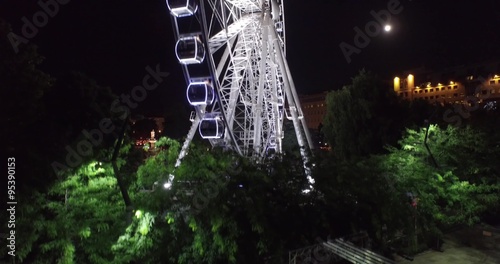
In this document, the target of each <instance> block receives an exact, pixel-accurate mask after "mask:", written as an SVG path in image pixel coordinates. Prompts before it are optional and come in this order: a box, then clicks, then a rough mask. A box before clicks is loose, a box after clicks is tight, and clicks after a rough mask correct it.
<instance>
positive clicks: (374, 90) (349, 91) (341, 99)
mask: <svg viewBox="0 0 500 264" xmlns="http://www.w3.org/2000/svg"><path fill="white" fill-rule="evenodd" d="M326 104H327V113H326V116H325V118H324V122H323V123H324V127H323V132H324V134H325V138H326V139H327V141H328V143H329V144H330V145H331V146H332V149H333V152H334V153H335V155H336V156H337V157H338V158H339V159H341V160H349V159H353V158H356V157H363V156H367V155H370V154H377V153H381V152H383V147H384V146H385V145H387V144H395V143H396V142H397V140H398V139H399V138H400V136H401V132H402V129H403V127H404V124H405V122H404V120H405V114H404V113H405V109H404V108H403V107H402V105H401V104H400V103H399V100H398V98H397V96H396V94H395V93H394V92H393V91H392V90H390V89H387V87H386V85H385V84H384V83H383V82H381V81H380V80H379V79H378V78H377V77H376V76H375V75H373V74H371V73H369V72H365V71H364V70H363V71H361V72H360V73H359V75H357V76H356V77H354V78H353V80H352V84H351V85H348V86H345V87H343V88H342V89H341V90H338V91H332V92H330V93H328V95H327V98H326Z"/></svg>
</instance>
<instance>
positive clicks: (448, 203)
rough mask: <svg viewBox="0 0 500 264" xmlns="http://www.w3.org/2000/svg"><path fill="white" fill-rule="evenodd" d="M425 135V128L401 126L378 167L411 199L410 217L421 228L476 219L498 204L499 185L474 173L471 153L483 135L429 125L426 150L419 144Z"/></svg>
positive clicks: (478, 147)
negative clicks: (404, 129) (399, 136)
mask: <svg viewBox="0 0 500 264" xmlns="http://www.w3.org/2000/svg"><path fill="white" fill-rule="evenodd" d="M425 134H426V128H424V129H421V130H420V131H418V132H417V131H414V130H407V135H406V136H405V137H404V138H403V139H402V140H401V141H400V145H401V148H399V149H396V148H390V152H391V153H390V154H389V155H387V158H386V159H384V161H383V163H382V166H383V167H384V168H385V169H386V170H387V173H389V174H390V175H391V181H392V184H393V185H394V186H395V189H396V190H398V191H399V192H401V193H411V194H412V195H414V196H416V197H417V199H418V202H417V206H416V207H415V212H414V214H415V215H414V217H417V221H419V223H420V227H421V228H422V230H424V231H425V230H426V231H436V230H442V229H443V228H445V227H449V226H453V225H457V224H467V225H471V224H474V223H476V222H478V221H479V216H480V215H481V213H482V212H484V211H485V210H487V209H489V208H493V207H494V206H498V202H499V198H498V190H499V189H500V185H499V184H498V182H491V180H490V179H491V177H490V175H480V174H477V173H476V172H477V171H481V169H480V168H479V167H478V165H480V164H479V163H478V159H477V157H478V156H475V154H476V153H477V152H478V151H479V152H481V151H484V148H481V145H482V144H483V143H484V142H483V141H484V137H483V135H482V134H481V133H479V132H477V131H474V130H472V129H470V128H456V127H452V126H448V127H446V128H445V129H441V128H439V127H437V126H430V127H429V133H428V145H429V148H430V150H431V153H429V152H428V151H427V150H426V148H425V146H424V139H425ZM476 147H477V148H476ZM431 154H432V156H433V157H434V159H435V160H436V162H437V164H438V167H436V166H435V165H434V164H433V162H432V161H431V159H430V155H431ZM471 156H472V157H474V156H475V158H476V159H470V157H471ZM464 165H465V166H464Z"/></svg>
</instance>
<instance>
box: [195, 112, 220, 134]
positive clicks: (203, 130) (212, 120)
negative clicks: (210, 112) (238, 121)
mask: <svg viewBox="0 0 500 264" xmlns="http://www.w3.org/2000/svg"><path fill="white" fill-rule="evenodd" d="M198 132H200V135H201V137H202V138H204V139H213V138H222V136H224V123H223V122H222V120H221V119H220V117H205V118H203V120H201V121H200V126H199V127H198Z"/></svg>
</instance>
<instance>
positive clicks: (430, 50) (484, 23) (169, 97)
mask: <svg viewBox="0 0 500 264" xmlns="http://www.w3.org/2000/svg"><path fill="white" fill-rule="evenodd" d="M388 2H389V1H379V0H365V1H363V0H307V1H301V0H287V1H286V3H285V16H286V18H285V19H286V37H287V59H288V63H289V65H290V69H291V71H292V75H293V78H294V80H295V84H296V86H297V90H298V92H299V93H301V94H310V93H316V92H320V91H324V90H332V89H339V88H341V87H342V86H343V85H345V84H348V83H349V81H350V79H351V78H352V77H353V76H354V75H355V74H356V73H357V72H358V71H359V70H360V69H362V68H365V69H367V70H370V71H373V72H375V73H377V74H379V75H380V76H381V77H384V78H388V79H389V78H391V77H392V76H394V75H395V74H397V73H399V72H401V71H404V70H408V69H412V68H416V67H421V66H425V67H427V68H431V69H440V68H443V67H449V66H454V65H463V64H467V63H473V62H481V61H484V60H489V59H500V1H498V0H482V1H472V0H460V1H452V0H439V1H437V0H434V1H432V0H412V1H409V0H402V1H400V5H401V7H402V8H403V10H402V11H401V12H400V13H399V14H397V15H392V18H391V21H390V23H388V24H390V25H391V26H392V29H391V31H390V32H385V31H383V30H382V31H381V33H380V34H379V35H377V36H375V37H372V38H370V43H369V44H368V45H367V46H366V47H365V48H363V49H361V51H360V53H359V54H353V55H352V56H351V60H352V61H351V63H347V61H346V59H345V57H344V55H343V53H342V50H341V49H340V47H339V45H340V44H341V43H342V42H345V43H348V44H350V45H353V44H354V37H355V34H356V32H355V31H354V28H355V27H359V28H361V29H362V30H364V28H365V25H366V24H367V23H368V22H370V21H374V18H373V17H372V15H371V14H370V11H372V10H373V11H376V12H377V11H379V10H384V9H387V3H388ZM39 10H40V7H39V6H38V5H37V1H26V0H2V1H1V2H0V17H1V18H3V19H5V20H6V21H7V22H9V23H10V24H11V25H12V27H13V31H14V32H15V33H18V34H20V33H21V26H22V23H23V22H22V20H21V18H22V17H23V16H26V17H28V18H29V19H31V18H32V16H33V14H34V13H35V12H37V11H39ZM383 26H385V24H384V25H382V26H381V28H382V29H383ZM30 42H31V43H34V44H36V45H38V46H39V52H40V53H41V54H42V55H44V56H45V57H46V60H45V62H44V64H43V65H42V67H43V69H44V70H46V71H47V72H49V73H51V74H53V75H56V76H57V74H58V73H61V72H65V71H68V70H70V69H71V70H78V71H82V72H84V73H86V74H87V75H89V76H90V77H92V78H94V79H96V80H97V82H98V83H99V84H101V85H103V86H110V87H111V88H112V89H113V90H114V91H115V93H117V94H120V93H124V92H125V93H126V92H129V91H130V90H131V89H132V88H133V87H134V86H135V85H138V84H140V83H141V81H142V77H143V76H144V75H145V74H146V71H145V70H144V68H145V67H146V66H148V65H151V66H155V65H157V64H160V65H161V67H162V69H164V70H165V71H168V72H170V73H171V77H168V78H167V80H166V81H165V82H164V83H162V85H161V86H160V87H159V88H158V89H157V90H155V91H154V92H152V93H151V96H148V98H147V102H145V103H143V104H142V105H141V106H140V108H139V109H138V111H144V112H148V113H152V114H162V113H164V112H165V111H171V109H172V107H174V106H175V107H177V106H178V105H179V104H182V105H183V106H185V107H188V103H187V100H186V99H185V97H184V94H185V87H186V84H185V83H184V79H183V77H182V71H181V68H180V66H179V65H178V63H177V60H176V58H175V55H174V49H173V47H174V42H175V40H174V37H173V31H172V26H171V25H170V17H169V14H168V10H167V7H166V5H165V2H164V1H160V0H141V1H139V0H128V1H123V0H121V1H118V0H85V1H84V0H70V1H69V3H68V4H66V5H62V6H60V10H59V12H58V13H57V14H56V15H55V16H54V17H53V18H50V20H49V22H48V24H47V25H46V26H45V27H43V28H40V30H39V32H38V34H37V35H36V36H35V37H34V38H32V39H30ZM186 118H187V117H186Z"/></svg>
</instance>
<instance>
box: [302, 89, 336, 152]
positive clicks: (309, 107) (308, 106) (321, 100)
mask: <svg viewBox="0 0 500 264" xmlns="http://www.w3.org/2000/svg"><path fill="white" fill-rule="evenodd" d="M327 94H328V92H322V93H318V94H311V95H302V96H299V100H300V105H301V106H302V113H303V115H304V118H305V119H306V124H307V128H309V131H311V136H312V137H313V138H312V140H313V142H314V143H315V144H316V146H315V147H316V148H319V149H322V150H330V146H329V145H328V144H327V143H326V142H325V139H324V136H323V133H321V131H320V127H321V126H322V125H323V118H325V115H326V95H327Z"/></svg>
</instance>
